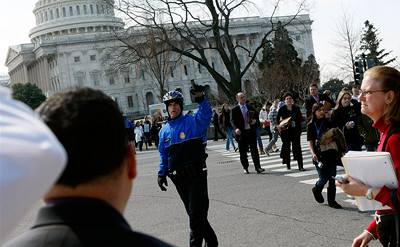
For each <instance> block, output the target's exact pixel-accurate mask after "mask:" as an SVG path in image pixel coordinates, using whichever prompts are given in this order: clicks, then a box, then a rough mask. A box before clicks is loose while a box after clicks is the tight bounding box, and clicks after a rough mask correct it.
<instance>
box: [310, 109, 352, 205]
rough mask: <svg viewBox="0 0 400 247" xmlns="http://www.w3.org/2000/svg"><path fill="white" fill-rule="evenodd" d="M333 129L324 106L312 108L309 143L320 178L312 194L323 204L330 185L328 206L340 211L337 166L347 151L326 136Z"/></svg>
mask: <svg viewBox="0 0 400 247" xmlns="http://www.w3.org/2000/svg"><path fill="white" fill-rule="evenodd" d="M332 128H333V126H332V124H331V122H330V121H329V120H328V119H327V118H326V113H325V107H324V105H323V104H318V103H315V104H314V106H313V108H312V115H311V120H310V122H309V123H308V125H307V141H308V145H309V147H310V151H311V155H312V162H313V164H314V165H315V169H316V170H317V172H318V177H319V178H318V181H317V182H316V183H315V186H314V187H313V188H312V193H313V195H314V198H315V200H316V201H317V202H318V203H323V202H324V197H323V196H322V190H323V189H324V186H325V184H326V183H328V193H327V194H328V205H329V207H331V208H336V209H340V208H342V206H340V204H339V203H337V202H336V200H335V197H336V186H335V179H334V177H335V176H336V166H337V165H338V164H341V163H340V162H341V161H340V158H341V157H342V154H343V153H344V152H345V151H346V149H345V147H344V150H342V149H341V147H340V145H338V144H337V143H336V142H335V141H334V140H333V139H332V137H331V136H330V137H327V136H326V134H328V131H330V130H331V129H332ZM332 130H333V129H332ZM339 133H340V132H339ZM340 134H341V133H340ZM324 135H325V136H324ZM323 137H325V138H323ZM343 139H344V137H343ZM322 141H323V142H322Z"/></svg>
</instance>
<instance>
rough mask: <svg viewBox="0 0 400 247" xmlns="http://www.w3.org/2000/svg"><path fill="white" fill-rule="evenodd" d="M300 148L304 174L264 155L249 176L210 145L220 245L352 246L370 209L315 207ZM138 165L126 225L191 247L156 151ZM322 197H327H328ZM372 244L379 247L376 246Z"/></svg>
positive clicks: (220, 145)
mask: <svg viewBox="0 0 400 247" xmlns="http://www.w3.org/2000/svg"><path fill="white" fill-rule="evenodd" d="M264 143H266V140H264ZM302 146H303V156H304V158H305V168H306V169H307V171H305V172H298V170H297V164H296V163H295V161H293V162H292V170H291V171H287V170H286V168H285V167H284V166H283V165H281V161H280V159H279V155H278V153H274V154H272V155H271V156H269V157H268V156H266V155H262V156H261V161H262V166H263V167H264V168H266V170H267V173H266V174H256V173H255V171H254V166H252V164H251V165H250V169H249V170H250V174H248V175H246V174H243V170H242V168H241V165H240V162H239V157H238V155H239V154H238V153H232V152H231V153H228V152H226V151H225V146H224V141H222V140H220V141H218V142H213V141H211V142H209V144H208V147H207V149H208V154H209V158H208V160H207V164H208V186H209V197H210V209H209V221H210V223H211V225H212V226H213V228H214V230H215V231H216V233H217V236H218V240H219V243H220V246H246V247H247V246H318V247H321V246H330V247H331V246H351V243H352V240H353V238H354V237H355V236H357V235H358V234H359V233H361V232H362V230H363V229H364V228H365V227H366V226H367V225H368V223H369V222H370V221H371V220H372V216H371V215H372V212H359V211H358V210H357V208H356V206H354V205H353V200H351V199H350V198H348V197H347V196H346V195H344V194H343V193H341V192H340V191H338V194H337V201H338V202H339V203H340V204H341V205H342V206H343V209H339V210H338V209H332V208H330V207H328V205H327V204H326V203H324V204H318V203H317V202H315V201H314V198H313V196H312V193H311V188H312V186H313V184H314V183H315V181H316V179H317V177H318V176H317V174H316V171H315V168H313V165H312V164H311V157H310V154H309V151H308V148H307V145H306V141H305V136H302ZM137 163H138V173H139V174H138V177H137V179H136V181H135V185H134V190H133V194H132V197H131V199H130V201H129V204H128V207H127V209H126V212H125V216H126V218H127V220H128V222H129V223H130V224H131V226H132V228H133V229H135V230H137V231H141V232H145V233H148V234H151V235H154V236H157V237H159V238H161V239H163V240H165V241H167V242H170V243H172V244H175V245H177V246H188V242H189V240H188V238H189V226H188V217H187V215H186V213H185V210H184V207H183V204H182V203H181V201H180V199H179V196H178V194H177V192H176V190H175V188H174V185H173V184H172V182H171V181H169V187H168V191H167V192H162V191H160V190H159V188H158V185H157V170H158V163H159V157H158V153H157V151H156V150H154V149H152V150H149V151H143V152H141V153H138V154H137ZM341 172H343V171H341ZM324 197H325V200H326V193H324ZM39 205H40V204H38V205H36V208H37V207H38V206H39ZM35 211H36V209H33V210H32V212H31V213H29V214H28V215H27V216H26V218H25V219H24V220H23V221H22V222H21V224H20V226H19V227H18V229H17V230H16V231H15V232H14V233H13V236H15V235H17V234H18V233H20V232H21V231H23V230H25V229H26V228H27V227H29V225H30V224H31V222H32V220H33V219H34V215H35ZM99 217H101V216H99ZM370 246H379V244H378V243H377V241H374V243H373V244H370Z"/></svg>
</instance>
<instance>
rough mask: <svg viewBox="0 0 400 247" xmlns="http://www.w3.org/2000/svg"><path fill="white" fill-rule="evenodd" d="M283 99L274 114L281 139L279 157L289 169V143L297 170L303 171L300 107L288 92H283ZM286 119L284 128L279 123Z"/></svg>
mask: <svg viewBox="0 0 400 247" xmlns="http://www.w3.org/2000/svg"><path fill="white" fill-rule="evenodd" d="M283 98H284V99H285V105H283V106H282V107H281V108H279V110H278V114H277V116H276V119H277V124H278V131H279V132H280V135H281V139H282V148H281V155H280V156H281V158H282V163H283V164H284V165H286V167H287V169H288V170H290V169H291V167H290V145H292V148H293V157H294V159H295V160H296V161H297V165H298V167H299V171H305V170H306V169H304V167H303V154H302V151H301V145H300V136H301V122H302V121H303V116H302V114H301V111H300V107H298V106H297V105H295V103H294V100H293V96H292V94H290V93H285V94H284V95H283ZM284 119H286V121H288V122H287V124H286V126H285V128H283V126H282V125H281V122H284V121H283V120H284Z"/></svg>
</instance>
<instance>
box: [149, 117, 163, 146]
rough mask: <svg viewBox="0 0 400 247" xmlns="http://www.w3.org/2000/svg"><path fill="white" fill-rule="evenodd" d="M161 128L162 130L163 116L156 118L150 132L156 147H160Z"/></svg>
mask: <svg viewBox="0 0 400 247" xmlns="http://www.w3.org/2000/svg"><path fill="white" fill-rule="evenodd" d="M160 130H161V118H159V119H157V118H154V120H153V123H152V125H151V129H150V132H151V136H152V139H153V140H154V145H155V146H156V148H158V143H159V137H158V133H159V132H160Z"/></svg>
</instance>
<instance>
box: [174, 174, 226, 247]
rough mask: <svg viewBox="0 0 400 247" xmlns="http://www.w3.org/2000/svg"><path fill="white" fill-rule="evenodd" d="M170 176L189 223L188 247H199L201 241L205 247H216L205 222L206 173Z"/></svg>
mask: <svg viewBox="0 0 400 247" xmlns="http://www.w3.org/2000/svg"><path fill="white" fill-rule="evenodd" d="M200 169H201V168H200ZM196 173H197V174H193V172H190V174H188V173H185V172H183V173H179V172H177V173H176V174H175V175H173V174H170V175H169V177H170V179H171V180H172V182H173V183H174V184H175V187H176V190H177V191H178V194H179V196H180V197H181V199H182V202H183V204H184V205H185V209H186V212H187V214H188V215H189V223H190V246H191V247H195V246H196V247H197V246H198V247H201V246H202V242H203V239H204V240H205V242H206V243H207V246H218V240H217V236H216V234H215V232H214V230H213V229H212V227H211V225H210V223H209V222H208V220H207V214H208V206H209V199H208V190H207V171H202V170H199V171H198V172H196Z"/></svg>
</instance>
